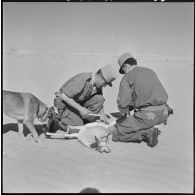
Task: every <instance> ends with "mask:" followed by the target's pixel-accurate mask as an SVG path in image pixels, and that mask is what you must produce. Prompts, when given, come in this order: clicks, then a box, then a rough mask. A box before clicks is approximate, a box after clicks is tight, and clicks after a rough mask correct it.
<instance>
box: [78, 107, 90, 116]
mask: <svg viewBox="0 0 195 195" xmlns="http://www.w3.org/2000/svg"><path fill="white" fill-rule="evenodd" d="M79 112H80V115H81V116H82V117H83V118H85V117H86V116H87V115H89V114H90V113H92V112H91V111H90V110H88V109H87V108H85V107H82V108H80V110H79Z"/></svg>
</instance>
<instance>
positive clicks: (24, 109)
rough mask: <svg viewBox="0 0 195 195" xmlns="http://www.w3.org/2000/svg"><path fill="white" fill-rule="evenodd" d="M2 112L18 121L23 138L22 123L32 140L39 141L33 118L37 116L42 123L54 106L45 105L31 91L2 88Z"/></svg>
mask: <svg viewBox="0 0 195 195" xmlns="http://www.w3.org/2000/svg"><path fill="white" fill-rule="evenodd" d="M3 112H4V114H6V115H7V116H9V117H11V118H14V119H16V120H17V122H18V129H19V134H20V135H21V137H23V138H24V133H23V124H25V125H26V127H27V128H28V129H29V130H30V132H31V134H30V137H29V136H27V139H28V138H31V136H32V137H33V139H34V141H35V142H37V143H41V141H40V139H39V136H38V134H37V131H36V129H35V127H34V120H35V119H36V118H37V119H38V120H39V121H40V122H42V123H44V122H45V121H46V120H47V118H48V117H49V116H50V115H51V114H52V113H53V112H55V111H54V107H51V108H49V107H47V105H46V104H45V103H43V102H42V101H40V100H39V99H38V98H37V97H35V96H34V95H33V94H31V93H21V92H13V91H5V90H3Z"/></svg>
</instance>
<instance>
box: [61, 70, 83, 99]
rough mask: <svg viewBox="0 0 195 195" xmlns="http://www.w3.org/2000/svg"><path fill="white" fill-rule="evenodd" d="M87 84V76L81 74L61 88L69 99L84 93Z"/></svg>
mask: <svg viewBox="0 0 195 195" xmlns="http://www.w3.org/2000/svg"><path fill="white" fill-rule="evenodd" d="M85 84H86V79H85V76H84V75H83V74H82V73H81V74H78V75H76V76H74V77H72V78H71V79H69V80H68V81H67V82H66V83H64V85H63V86H62V87H61V88H60V91H61V92H63V93H64V94H66V95H67V96H68V97H70V98H74V97H75V96H77V95H78V94H79V93H81V92H82V91H83V89H84V87H85Z"/></svg>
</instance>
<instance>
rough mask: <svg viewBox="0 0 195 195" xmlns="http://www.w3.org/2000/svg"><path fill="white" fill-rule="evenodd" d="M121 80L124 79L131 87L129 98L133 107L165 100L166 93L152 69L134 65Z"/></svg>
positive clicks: (162, 102) (153, 104)
mask: <svg viewBox="0 0 195 195" xmlns="http://www.w3.org/2000/svg"><path fill="white" fill-rule="evenodd" d="M123 80H126V81H127V82H128V83H129V86H130V87H131V89H132V97H131V98H132V101H133V102H134V105H135V108H140V107H145V106H150V105H151V106H155V105H161V104H164V103H166V102H167V99H168V94H167V92H166V90H165V89H164V87H163V85H162V84H161V82H160V80H159V79H158V77H157V75H156V73H155V72H154V71H153V70H151V69H149V68H145V67H141V66H135V67H134V69H133V70H132V71H130V72H129V73H127V74H126V75H125V76H124V78H123ZM122 82H123V81H122Z"/></svg>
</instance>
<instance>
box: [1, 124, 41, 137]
mask: <svg viewBox="0 0 195 195" xmlns="http://www.w3.org/2000/svg"><path fill="white" fill-rule="evenodd" d="M34 126H35V129H36V131H37V133H38V135H41V134H42V133H43V131H44V125H41V124H40V125H34ZM23 128H24V136H26V135H27V134H29V133H30V131H29V130H28V128H27V127H26V126H25V125H23ZM9 131H14V132H18V124H17V123H7V124H4V125H3V134H4V133H7V132H9Z"/></svg>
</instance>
